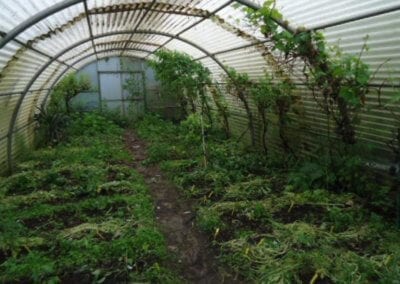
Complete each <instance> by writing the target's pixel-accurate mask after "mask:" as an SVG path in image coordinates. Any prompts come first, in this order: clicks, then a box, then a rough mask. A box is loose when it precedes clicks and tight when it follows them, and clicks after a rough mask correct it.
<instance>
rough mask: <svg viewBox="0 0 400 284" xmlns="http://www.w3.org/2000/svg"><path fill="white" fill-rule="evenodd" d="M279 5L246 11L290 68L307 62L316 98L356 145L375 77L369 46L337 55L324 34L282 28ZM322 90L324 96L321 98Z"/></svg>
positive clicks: (306, 70)
mask: <svg viewBox="0 0 400 284" xmlns="http://www.w3.org/2000/svg"><path fill="white" fill-rule="evenodd" d="M275 6H276V5H275V0H269V1H266V2H265V3H264V4H263V6H262V7H261V8H260V9H258V10H254V9H251V8H246V9H245V11H246V13H247V15H248V19H249V21H250V23H251V24H253V25H255V26H258V27H260V30H261V32H262V33H263V34H264V35H265V37H267V38H269V39H271V41H272V44H273V49H274V50H276V51H279V52H281V54H282V58H283V61H284V62H285V63H286V64H288V65H289V67H290V65H291V64H292V65H294V64H295V62H297V60H301V62H302V63H304V68H303V73H304V75H305V78H306V82H305V83H306V84H307V86H308V87H309V88H310V89H311V90H312V92H313V95H314V98H315V99H316V101H317V102H318V103H319V104H320V105H321V107H322V109H323V110H324V111H325V112H326V113H327V115H329V116H332V117H333V119H334V121H335V123H336V132H337V134H338V135H339V136H340V137H341V139H342V141H343V142H344V143H345V144H350V145H352V144H355V142H356V139H355V130H354V123H355V120H356V117H357V112H358V110H359V109H360V108H361V107H363V105H364V101H365V95H366V94H367V93H368V90H369V88H368V82H369V81H370V77H371V73H370V71H369V68H368V65H366V64H364V63H363V62H362V60H361V56H362V53H363V51H364V50H366V49H367V47H366V45H364V46H363V49H362V50H361V52H360V54H359V55H358V56H351V55H343V54H342V52H341V51H340V49H338V48H336V49H334V51H335V52H334V54H332V53H329V51H328V48H327V47H326V43H325V40H324V37H323V35H322V34H321V33H319V32H315V31H304V30H303V29H301V28H300V29H298V30H297V31H292V32H291V31H289V30H287V29H286V27H284V28H283V29H281V28H280V27H279V24H278V21H282V14H281V13H280V12H279V11H278V10H277V9H276V7H275ZM288 69H289V70H291V68H288ZM318 93H320V94H321V97H322V98H321V99H318V98H317V96H318V95H317V94H318ZM321 101H322V102H321Z"/></svg>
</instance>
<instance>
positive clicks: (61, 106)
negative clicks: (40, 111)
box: [48, 73, 91, 114]
mask: <svg viewBox="0 0 400 284" xmlns="http://www.w3.org/2000/svg"><path fill="white" fill-rule="evenodd" d="M90 89H91V83H90V80H89V78H88V77H86V76H83V75H81V76H78V75H76V73H69V74H68V75H66V76H65V77H64V78H63V79H62V80H61V81H60V82H59V83H58V84H57V85H56V86H55V88H54V90H52V94H51V100H50V103H49V106H48V108H49V110H50V111H53V112H66V113H67V114H70V113H71V111H72V110H71V100H72V99H73V98H74V97H76V96H77V95H78V94H79V93H82V92H87V91H89V90H90Z"/></svg>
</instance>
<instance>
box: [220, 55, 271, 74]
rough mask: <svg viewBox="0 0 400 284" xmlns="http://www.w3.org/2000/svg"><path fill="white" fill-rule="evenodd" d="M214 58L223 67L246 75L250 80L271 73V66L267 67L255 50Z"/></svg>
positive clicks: (263, 59)
mask: <svg viewBox="0 0 400 284" xmlns="http://www.w3.org/2000/svg"><path fill="white" fill-rule="evenodd" d="M216 57H217V58H218V59H219V60H220V61H221V62H222V63H223V64H224V65H226V66H229V67H231V68H235V69H236V70H237V71H238V72H241V73H247V74H248V75H249V77H250V78H251V79H257V78H261V77H263V76H264V73H265V72H268V73H271V66H268V65H267V62H266V60H265V58H264V57H263V56H262V55H261V54H260V53H259V52H258V51H257V50H256V49H255V48H246V49H240V50H236V51H232V52H228V53H223V54H220V55H217V56H216Z"/></svg>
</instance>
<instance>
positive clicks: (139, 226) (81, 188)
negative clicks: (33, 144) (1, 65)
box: [0, 113, 179, 283]
mask: <svg viewBox="0 0 400 284" xmlns="http://www.w3.org/2000/svg"><path fill="white" fill-rule="evenodd" d="M66 134H67V135H66V138H65V140H63V142H61V143H59V144H58V145H57V146H55V147H47V148H43V149H40V150H38V151H36V152H33V153H32V155H31V157H29V158H28V159H27V160H26V161H25V162H23V163H20V164H19V165H18V169H17V173H15V174H14V175H12V176H10V177H8V178H4V179H1V180H0V189H1V191H0V216H1V224H0V282H2V283H17V282H18V283H25V282H26V283H28V282H29V283H30V282H35V283H59V282H63V283H78V282H79V283H102V282H106V283H115V282H119V283H121V282H157V283H176V282H178V281H179V279H178V278H177V277H176V276H175V275H174V274H173V273H172V272H171V271H169V270H168V269H166V268H165V265H164V264H165V262H166V261H167V260H168V255H167V249H166V245H165V241H164V237H163V235H162V234H161V233H160V232H159V231H158V229H157V228H156V226H155V216H154V212H153V204H152V200H151V198H150V196H149V193H148V189H147V187H146V186H145V184H144V181H143V178H142V177H141V176H140V175H139V174H138V173H137V172H136V171H135V170H133V169H132V168H131V166H130V163H131V162H132V157H131V155H130V153H128V152H127V151H126V150H125V149H124V143H123V139H122V134H123V129H121V128H119V127H118V126H116V125H115V124H114V123H112V122H110V121H109V120H107V119H105V118H104V117H102V116H100V115H98V114H95V113H90V114H85V115H81V116H79V117H76V118H75V119H72V120H71V122H70V124H69V126H68V127H67V128H66Z"/></svg>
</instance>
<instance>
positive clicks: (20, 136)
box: [11, 123, 35, 161]
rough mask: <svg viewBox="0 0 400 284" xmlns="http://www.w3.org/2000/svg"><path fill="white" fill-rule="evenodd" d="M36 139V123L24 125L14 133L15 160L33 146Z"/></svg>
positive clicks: (13, 148) (13, 153)
mask: <svg viewBox="0 0 400 284" xmlns="http://www.w3.org/2000/svg"><path fill="white" fill-rule="evenodd" d="M34 139H35V124H34V123H31V124H28V125H24V127H22V128H21V129H19V130H18V131H16V132H15V133H14V139H13V141H12V142H13V143H12V148H11V149H12V156H13V157H14V161H15V160H17V159H19V158H20V157H21V155H22V154H24V153H26V151H28V150H29V149H32V148H33V142H34Z"/></svg>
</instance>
